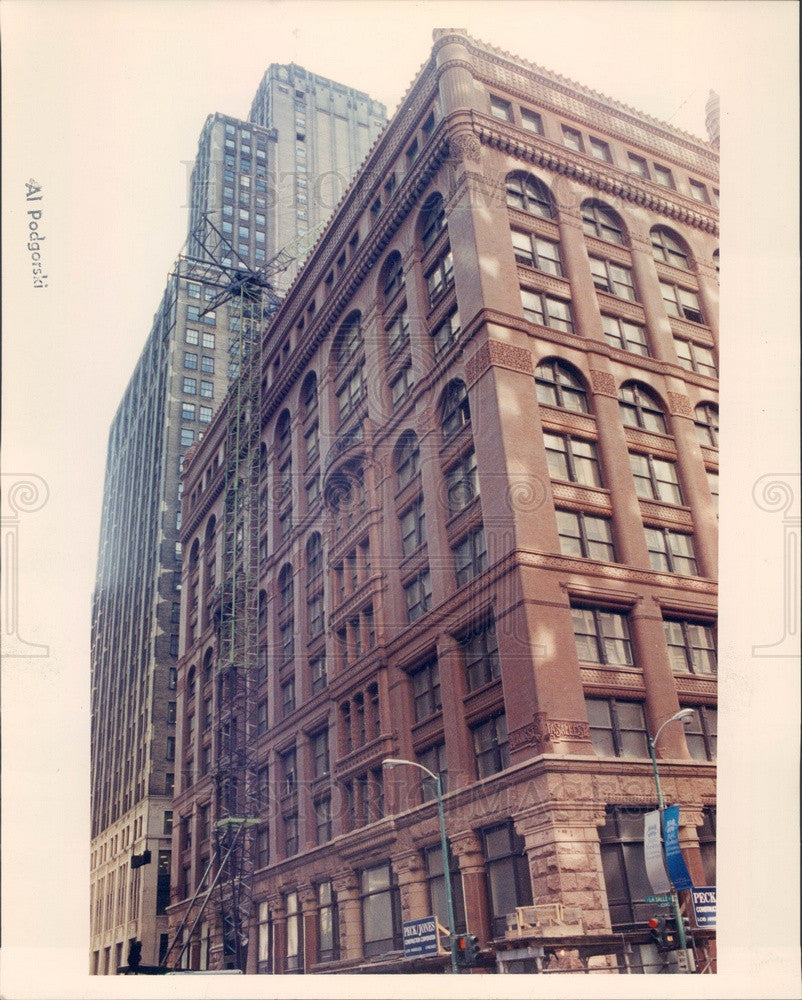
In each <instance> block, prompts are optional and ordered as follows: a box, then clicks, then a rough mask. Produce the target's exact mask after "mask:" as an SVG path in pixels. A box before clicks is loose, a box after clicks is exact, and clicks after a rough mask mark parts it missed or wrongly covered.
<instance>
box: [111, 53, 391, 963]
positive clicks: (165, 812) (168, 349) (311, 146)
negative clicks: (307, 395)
mask: <svg viewBox="0 0 802 1000" xmlns="http://www.w3.org/2000/svg"><path fill="white" fill-rule="evenodd" d="M385 117H386V115H385V108H384V106H383V105H381V104H379V103H378V102H376V101H373V100H372V99H371V98H370V97H368V95H367V94H364V93H362V92H360V91H356V90H353V89H351V88H349V87H345V86H343V85H341V84H338V83H335V82H333V81H331V80H327V79H325V78H323V77H319V76H317V75H315V74H312V73H309V72H307V71H306V70H305V69H303V68H302V67H299V66H294V65H291V66H279V65H271V66H270V67H269V68H268V70H267V71H266V73H265V75H264V77H263V79H262V82H261V83H260V86H259V89H258V91H257V93H256V96H255V99H254V102H253V107H252V109H251V115H250V120H249V121H243V120H240V119H236V118H232V117H230V116H228V115H223V114H219V113H217V114H213V115H210V116H209V117H208V118H207V120H206V123H205V124H204V127H203V130H202V132H201V136H200V140H199V144H198V154H197V157H196V161H195V166H194V168H193V171H192V179H191V191H190V210H189V226H188V230H189V233H188V242H187V247H186V251H187V255H188V256H189V257H197V256H199V255H201V254H202V248H201V245H200V243H199V240H198V238H197V232H198V228H199V226H201V225H202V223H203V221H204V218H208V219H209V220H210V221H211V222H212V224H213V225H214V227H215V228H216V229H217V230H218V231H219V232H220V233H221V234H222V235H223V236H224V237H225V239H226V241H228V243H230V244H231V247H232V248H233V253H232V254H231V255H227V254H226V253H225V252H223V253H222V254H221V260H220V263H222V264H228V265H234V266H236V265H237V263H238V262H240V261H241V262H244V263H246V264H247V265H248V266H250V267H252V268H253V269H254V270H261V269H263V268H265V266H266V265H269V262H270V261H271V259H272V258H273V257H274V256H275V254H276V253H277V252H278V251H279V250H281V249H282V248H283V247H284V246H285V245H286V244H287V243H289V242H291V241H292V240H294V239H295V238H296V237H301V238H302V239H303V238H304V237H305V236H307V234H310V233H312V234H313V232H314V229H315V228H316V227H317V226H319V225H320V223H321V222H323V221H325V219H326V218H327V217H328V215H329V214H330V213H331V211H332V209H333V207H334V204H335V203H336V201H338V200H339V197H340V194H341V193H342V191H344V189H345V187H346V186H347V183H348V181H349V179H350V177H351V176H352V175H353V174H354V172H355V171H356V169H357V167H358V166H359V164H360V163H361V161H362V160H363V158H364V157H365V155H366V154H367V152H368V150H369V149H370V146H371V145H372V143H373V141H374V140H375V139H376V137H377V136H378V134H379V132H380V131H381V129H382V127H383V125H384V122H385ZM193 234H195V235H193ZM297 266H298V261H297V260H296V261H295V262H294V263H293V264H292V265H291V266H290V267H289V268H287V269H286V270H285V271H284V272H283V273H282V274H281V275H280V276H277V281H276V287H277V289H278V290H281V289H282V288H286V287H287V285H288V284H289V282H290V281H291V279H292V277H293V276H294V273H295V270H296V269H297ZM218 290H219V288H218V286H217V285H215V284H213V283H209V282H207V281H204V280H202V278H199V280H198V281H179V280H178V279H177V277H176V275H175V274H173V275H171V276H170V277H169V278H168V280H167V284H166V287H165V291H164V294H163V296H162V299H161V302H160V303H159V307H158V309H157V311H156V314H155V315H154V319H153V324H152V327H151V330H150V333H149V335H148V338H147V340H146V343H145V346H144V349H143V351H142V354H141V356H140V358H139V361H138V362H137V365H136V368H135V370H134V373H133V375H132V377H131V380H130V382H129V384H128V387H127V388H126V391H125V393H124V395H123V398H122V401H121V403H120V406H119V409H118V411H117V413H116V415H115V418H114V420H113V422H112V426H111V430H110V433H109V445H108V453H107V460H106V477H105V485H104V497H103V511H102V521H101V530H100V543H99V552H98V569H97V579H96V586H95V592H94V597H93V610H92V654H91V655H92V664H91V669H92V696H91V698H92V723H91V726H92V728H91V741H92V776H91V789H92V808H91V825H92V833H91V835H92V849H91V907H92V911H91V920H92V924H91V927H92V930H91V935H92V955H93V958H92V965H91V971H93V972H96V973H107V972H113V971H115V970H116V969H117V967H118V966H120V965H122V964H125V963H126V961H127V949H128V942H129V941H130V940H131V939H132V938H133V939H138V940H141V941H142V943H143V950H142V962H143V963H144V964H152V963H155V962H156V961H158V959H159V954H160V953H161V952H163V950H164V949H165V948H166V945H167V937H166V932H167V924H166V917H165V916H164V911H165V907H166V905H167V903H168V901H169V877H170V875H169V871H170V833H171V823H172V814H171V810H170V800H171V796H172V792H173V787H174V782H175V763H174V761H175V756H176V753H175V727H174V723H175V701H174V693H173V692H174V689H175V676H176V671H175V664H176V657H177V655H178V615H179V603H180V576H181V548H180V543H179V542H178V532H179V529H180V507H181V487H180V482H179V480H180V473H181V467H182V464H183V456H184V454H185V453H186V451H187V450H188V448H190V447H192V446H193V445H194V444H195V443H197V441H198V440H200V438H201V437H202V435H203V432H204V429H205V427H206V426H207V425H208V424H209V423H210V422H211V419H212V415H213V413H214V411H215V409H216V407H217V406H218V405H219V404H220V402H221V401H222V399H223V397H224V395H225V392H226V388H227V385H228V380H229V373H230V366H229V358H228V342H229V334H230V333H231V332H232V330H233V331H236V329H237V326H238V324H239V322H241V317H240V316H238V315H236V306H234V305H233V304H231V305H227V306H224V307H222V308H220V309H216V310H214V311H213V312H204V310H205V309H206V307H207V306H208V305H209V303H210V301H211V300H212V299H213V298H214V297H215V295H216V294H217V292H218ZM132 859H135V860H134V865H136V867H133V866H132Z"/></svg>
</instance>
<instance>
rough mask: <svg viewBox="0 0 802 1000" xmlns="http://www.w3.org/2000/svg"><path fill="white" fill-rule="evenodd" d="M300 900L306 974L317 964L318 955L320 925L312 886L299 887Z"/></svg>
mask: <svg viewBox="0 0 802 1000" xmlns="http://www.w3.org/2000/svg"><path fill="white" fill-rule="evenodd" d="M298 898H299V901H300V904H301V927H302V933H303V955H304V972H310V971H311V969H312V966H313V965H316V964H317V955H318V945H319V937H318V925H317V894H316V893H315V888H314V886H312V885H309V884H306V885H301V886H299V887H298Z"/></svg>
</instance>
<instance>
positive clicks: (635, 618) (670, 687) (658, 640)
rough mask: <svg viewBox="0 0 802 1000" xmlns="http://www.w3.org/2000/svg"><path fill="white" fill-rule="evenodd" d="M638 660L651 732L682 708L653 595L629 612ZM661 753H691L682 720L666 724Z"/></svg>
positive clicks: (661, 739) (682, 755)
mask: <svg viewBox="0 0 802 1000" xmlns="http://www.w3.org/2000/svg"><path fill="white" fill-rule="evenodd" d="M629 621H630V627H631V631H632V644H633V647H634V650H633V652H634V657H635V663H636V664H637V666H638V667H640V669H641V670H642V671H643V680H644V684H645V687H646V725H647V728H648V730H649V734H650V735H652V736H653V735H654V734H655V733H656V732H657V730H658V729H659V727H660V726H661V725H662V724H663V723H664V722H665V720H666V719H670V718H671V716H672V715H674V714H675V712H678V711H679V699H678V698H677V686H676V683H675V681H674V675H673V673H672V671H671V660H670V659H669V655H668V647H667V645H666V636H665V629H664V627H663V614H662V611H661V609H660V606H659V605H658V604H657V602H656V601H655V600H654V598H653V597H650V596H647V595H644V596H643V598H642V599H641V600H640V601H639V602H638V603H637V604H636V605H635V606H634V607H633V608H632V611H631V612H630V614H629ZM656 751H657V756H658V757H688V756H690V755H689V753H688V748H687V746H686V745H685V731H684V729H683V728H682V724H681V723H676V724H674V725H671V726H666V728H665V729H664V730H663V732H662V734H661V736H660V742H659V743H658V744H657V748H656Z"/></svg>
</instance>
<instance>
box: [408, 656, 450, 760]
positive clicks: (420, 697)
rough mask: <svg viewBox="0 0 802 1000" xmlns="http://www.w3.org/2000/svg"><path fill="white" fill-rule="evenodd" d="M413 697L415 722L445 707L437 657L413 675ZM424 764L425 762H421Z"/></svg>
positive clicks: (428, 661)
mask: <svg viewBox="0 0 802 1000" xmlns="http://www.w3.org/2000/svg"><path fill="white" fill-rule="evenodd" d="M410 680H411V681H412V697H413V701H414V705H415V721H416V722H421V721H422V720H423V719H428V718H429V717H430V716H432V715H434V714H435V712H439V711H440V709H441V708H442V707H443V703H442V700H441V697H440V668H439V666H438V664H437V657H436V656H435V657H432V659H431V660H427V661H426V663H424V664H423V666H422V667H417V668H416V669H415V670H414V671H413V672H412V673H411V674H410ZM421 763H423V761H421Z"/></svg>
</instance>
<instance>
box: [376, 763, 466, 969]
mask: <svg viewBox="0 0 802 1000" xmlns="http://www.w3.org/2000/svg"><path fill="white" fill-rule="evenodd" d="M401 764H407V765H409V766H410V767H417V768H418V770H419V771H423V773H424V774H425V775H427V777H428V778H429V779H430V780H431V781H433V782H434V790H435V794H436V795H437V815H438V817H439V819H440V850H441V852H442V855H443V875H444V876H445V882H446V907H447V908H448V937H449V941H450V944H451V971H452V973H454V974H455V975H457V974H458V973H459V969H458V968H457V932H456V925H455V922H454V900H453V897H452V895H451V864H450V862H449V860H448V841H447V840H446V817H445V813H444V812H443V786H442V783H441V781H440V775H439V774H435V773H434V771H430V770H429V768H428V767H424V766H423V764H419V763H418V762H417V761H416V760H404V759H403V758H401V757H385V759H384V760H383V761H382V767H386V768H387V769H388V770H389V769H390V768H392V767H398V766H399V765H401Z"/></svg>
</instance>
